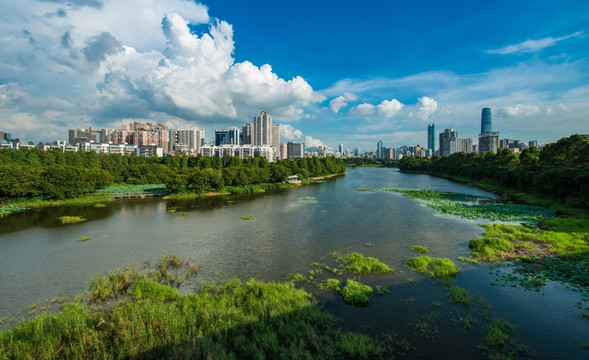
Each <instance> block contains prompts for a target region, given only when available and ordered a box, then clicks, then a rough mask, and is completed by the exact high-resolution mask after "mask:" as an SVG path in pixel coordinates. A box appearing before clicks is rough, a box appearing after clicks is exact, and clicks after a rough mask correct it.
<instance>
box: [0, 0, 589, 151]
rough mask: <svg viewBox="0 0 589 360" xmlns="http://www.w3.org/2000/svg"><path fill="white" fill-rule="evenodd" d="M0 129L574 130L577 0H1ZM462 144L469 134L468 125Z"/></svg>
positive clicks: (583, 110) (587, 78) (582, 51)
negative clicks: (262, 122) (136, 125)
mask: <svg viewBox="0 0 589 360" xmlns="http://www.w3.org/2000/svg"><path fill="white" fill-rule="evenodd" d="M0 49H2V50H1V51H0V131H4V132H9V133H12V135H13V137H19V138H20V139H21V140H25V141H29V140H31V141H34V142H35V143H36V142H38V141H45V142H47V141H54V140H57V139H67V130H68V129H74V128H87V127H89V126H96V127H98V128H118V127H119V126H120V125H121V124H125V123H128V122H131V121H139V122H157V123H164V124H167V125H168V126H170V127H171V128H177V129H178V128H195V127H198V128H203V129H205V136H206V137H207V138H209V139H213V138H214V130H215V129H225V128H227V127H229V126H239V127H241V125H242V124H245V123H250V122H252V121H253V117H254V116H257V115H259V114H260V112H261V111H266V112H267V113H268V114H270V115H272V117H273V121H274V122H275V123H278V124H280V125H281V137H282V141H288V140H294V141H296V142H305V144H306V146H307V147H313V146H326V147H330V148H334V149H337V147H338V144H340V143H341V144H343V145H344V148H345V149H353V148H358V149H359V150H360V151H361V152H364V151H374V150H375V149H376V143H377V142H378V141H379V140H382V141H383V143H384V145H385V146H386V147H399V146H401V145H409V146H412V145H416V144H421V145H425V144H426V142H427V126H428V124H431V123H435V125H436V129H437V131H438V132H441V131H443V129H446V128H453V129H454V130H455V131H458V134H459V136H460V137H472V138H474V139H476V138H477V137H478V133H479V132H480V117H481V109H482V108H483V107H490V108H491V109H492V116H493V130H494V131H499V132H500V138H501V139H503V138H510V139H519V140H522V141H529V140H537V141H538V142H539V143H540V144H544V143H549V142H554V141H556V140H558V139H559V138H561V137H565V136H569V135H571V134H575V133H582V134H587V133H589V117H588V116H587V114H589V1H586V0H573V1H566V0H529V1H528V0H518V1H513V0H510V1H503V0H496V1H487V2H479V1H466V0H464V1H453V0H446V1H439V0H421V1H417V0H413V1H411V0H404V1H396V0H389V1H382V0H380V1H375V0H364V1H362V2H358V1H348V0H340V1H331V0H323V1H317V0H314V1H308V0H297V1H275V0H274V1H272V0H249V1H243V0H202V1H193V0H165V1H163V0H19V1H14V0H0ZM475 143H476V140H475Z"/></svg>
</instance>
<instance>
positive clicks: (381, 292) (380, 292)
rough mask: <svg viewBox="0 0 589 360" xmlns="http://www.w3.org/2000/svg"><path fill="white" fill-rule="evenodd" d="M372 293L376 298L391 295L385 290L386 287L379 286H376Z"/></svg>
mask: <svg viewBox="0 0 589 360" xmlns="http://www.w3.org/2000/svg"><path fill="white" fill-rule="evenodd" d="M374 291H375V292H376V295H378V296H383V295H388V294H390V293H391V292H390V290H389V289H387V288H386V287H382V286H379V285H376V286H375V287H374Z"/></svg>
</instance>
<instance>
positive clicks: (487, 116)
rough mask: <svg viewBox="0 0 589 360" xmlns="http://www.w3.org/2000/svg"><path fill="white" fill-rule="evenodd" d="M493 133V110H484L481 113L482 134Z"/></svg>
mask: <svg viewBox="0 0 589 360" xmlns="http://www.w3.org/2000/svg"><path fill="white" fill-rule="evenodd" d="M491 131H493V121H492V119H491V108H483V111H482V113H481V134H484V133H490V132H491Z"/></svg>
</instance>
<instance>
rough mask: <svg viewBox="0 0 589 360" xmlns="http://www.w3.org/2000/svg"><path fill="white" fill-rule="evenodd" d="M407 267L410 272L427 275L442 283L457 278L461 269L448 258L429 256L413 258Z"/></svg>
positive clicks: (407, 262)
mask: <svg viewBox="0 0 589 360" xmlns="http://www.w3.org/2000/svg"><path fill="white" fill-rule="evenodd" d="M405 267H407V268H408V269H410V270H413V271H416V272H420V273H424V274H427V275H429V276H431V277H433V278H437V279H439V280H440V281H442V282H447V281H449V280H450V279H451V278H452V277H454V276H456V274H457V273H458V271H460V269H459V268H457V267H456V264H454V262H453V261H452V260H450V259H448V258H436V257H429V256H427V255H424V256H417V257H413V258H411V259H409V260H407V261H406V262H405Z"/></svg>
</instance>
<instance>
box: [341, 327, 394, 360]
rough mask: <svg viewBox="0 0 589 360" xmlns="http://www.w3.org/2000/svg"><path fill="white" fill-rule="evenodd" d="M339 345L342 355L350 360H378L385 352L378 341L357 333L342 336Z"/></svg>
mask: <svg viewBox="0 0 589 360" xmlns="http://www.w3.org/2000/svg"><path fill="white" fill-rule="evenodd" d="M337 345H338V350H339V351H340V353H341V354H342V355H344V356H345V357H346V358H350V359H377V358H380V357H381V355H382V354H383V353H384V352H385V349H384V348H383V346H382V345H381V344H380V343H379V342H378V341H376V340H375V339H373V338H371V337H370V336H368V335H365V334H360V333H355V332H348V333H343V334H342V335H340V336H339V337H338V342H337Z"/></svg>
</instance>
